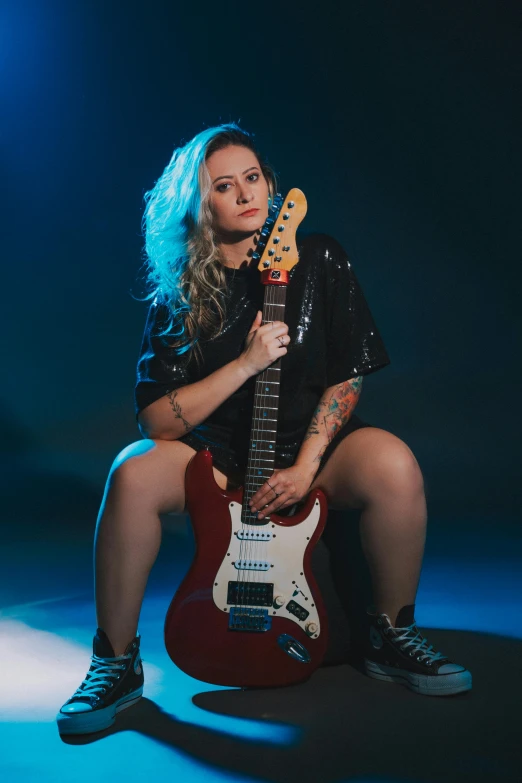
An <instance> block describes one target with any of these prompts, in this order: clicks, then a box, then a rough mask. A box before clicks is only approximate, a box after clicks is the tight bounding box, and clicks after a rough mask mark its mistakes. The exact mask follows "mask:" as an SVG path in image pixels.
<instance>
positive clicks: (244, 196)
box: [239, 190, 253, 203]
mask: <svg viewBox="0 0 522 783" xmlns="http://www.w3.org/2000/svg"><path fill="white" fill-rule="evenodd" d="M252 198H253V196H252V191H249V190H240V192H239V201H240V203H245V202H248V201H252Z"/></svg>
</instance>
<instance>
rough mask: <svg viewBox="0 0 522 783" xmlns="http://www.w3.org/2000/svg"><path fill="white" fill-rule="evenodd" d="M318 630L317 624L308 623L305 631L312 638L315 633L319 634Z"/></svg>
mask: <svg viewBox="0 0 522 783" xmlns="http://www.w3.org/2000/svg"><path fill="white" fill-rule="evenodd" d="M318 630H319V629H318V627H317V623H306V625H305V631H306V633H308V634H310V636H312V635H313V634H314V633H317V631H318Z"/></svg>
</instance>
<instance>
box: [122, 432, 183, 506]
mask: <svg viewBox="0 0 522 783" xmlns="http://www.w3.org/2000/svg"><path fill="white" fill-rule="evenodd" d="M190 451H192V450H190ZM189 458H190V453H189V454H187V453H186V447H185V444H183V443H178V442H177V441H156V440H152V439H151V438H144V439H143V440H139V441H135V442H134V443H131V444H129V445H128V446H126V447H125V448H124V449H122V451H120V452H119V454H117V456H116V457H115V459H114V461H113V463H112V466H111V469H110V472H109V477H108V479H107V486H108V489H109V490H110V491H112V493H113V494H114V495H116V496H124V497H125V498H126V499H129V498H131V499H132V498H136V499H138V498H139V501H140V503H146V504H148V505H152V507H154V509H155V510H156V511H158V512H159V513H166V512H168V511H178V512H182V511H183V510H184V507H185V488H184V478H185V471H186V464H187V461H188V459H189Z"/></svg>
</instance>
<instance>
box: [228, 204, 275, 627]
mask: <svg viewBox="0 0 522 783" xmlns="http://www.w3.org/2000/svg"><path fill="white" fill-rule="evenodd" d="M279 211H280V207H279V209H278V210H277V214H279ZM273 214H274V213H273ZM277 214H275V218H276V219H277ZM270 268H271V269H273V268H274V267H273V266H271V267H270ZM279 292H280V288H279V286H277V285H270V286H269V287H268V291H267V290H266V289H265V297H266V301H265V302H264V304H265V306H266V311H267V320H266V321H265V323H267V322H268V321H270V322H273V321H274V313H273V312H272V310H275V308H273V307H272V306H273V304H274V303H276V302H275V300H276V299H278V298H279ZM269 370H270V367H267V368H265V370H263V373H261V376H258V379H257V381H256V386H257V385H258V384H259V388H260V389H261V392H262V393H261V405H262V407H263V408H265V407H266V404H265V400H264V398H265V397H266V396H267V395H266V394H265V393H264V392H263V390H262V387H263V384H264V383H267V381H268V378H267V381H264V380H263V379H262V376H263V375H264V374H266V376H268V373H269ZM278 386H280V377H279V382H278ZM268 388H269V389H271V386H269V387H268ZM269 393H270V392H269ZM256 397H257V393H256ZM278 402H279V394H278ZM256 413H257V411H256V410H255V409H254V426H253V427H252V432H251V435H252V437H251V441H252V442H256V448H257V441H258V435H257V434H256V433H265V434H266V429H267V428H265V427H263V424H264V423H265V422H264V419H263V418H261V426H259V425H258V424H256V419H257V418H258V417H256V416H255V414H256ZM267 423H272V424H274V423H275V424H276V426H275V427H272V429H273V430H277V416H276V417H275V419H274V420H273V421H272V422H269V421H267ZM254 438H255V441H254ZM273 441H274V442H273V452H274V454H273V459H274V460H275V438H274V439H273ZM261 442H262V443H263V445H264V442H265V440H264V437H262V438H261ZM257 454H259V451H258V452H256V457H254V456H253V449H252V448H251V449H250V470H251V471H253V473H254V476H255V475H257V474H256V468H257V470H258V471H259V468H260V467H262V466H260V465H257V466H256V459H257V460H260V461H261V460H262V459H263V458H262V457H258V456H257ZM261 475H262V473H261ZM263 478H264V477H263ZM250 483H251V481H250V482H248V481H247V482H246V483H245V490H244V498H245V497H247V498H248V494H249V491H250V489H251V487H249V484H250ZM255 483H256V482H255V481H254V486H255ZM262 483H264V482H262ZM251 514H252V512H251V511H250V507H249V506H248V500H247V501H246V510H245V507H243V509H242V517H244V516H245V515H246V516H247V525H246V545H245V539H244V538H243V539H242V540H241V543H240V546H239V559H240V565H242V566H244V565H246V564H248V565H250V568H244V567H243V568H240V573H239V575H238V576H239V579H238V593H239V596H238V597H239V603H240V615H241V616H245V615H246V614H247V613H246V612H243V610H244V604H245V606H247V608H248V603H249V602H248V601H247V590H248V591H249V597H250V605H251V604H252V603H253V601H252V595H251V589H250V586H251V584H252V582H253V583H254V584H256V583H257V584H259V583H260V582H263V583H265V584H266V577H265V578H264V577H263V574H266V572H263V571H261V570H259V571H258V570H257V567H256V566H254V568H252V562H254V563H255V562H257V563H259V562H260V561H261V562H264V561H267V558H268V540H267V539H261V541H256V539H255V537H254V535H255V533H256V532H257V531H259V527H260V526H259V524H258V525H253V524H248V518H249V517H250V515H251ZM241 522H242V530H243V532H244V531H245V523H244V521H243V518H242V520H241ZM269 526H270V523H269V522H266V523H265V525H263V527H264V528H265V530H266V529H267V528H269ZM256 545H257V546H256ZM260 549H261V551H259V550H260ZM245 550H246V551H245ZM254 550H256V551H257V558H254V557H253V555H254ZM244 555H246V556H244ZM241 561H242V562H241ZM252 570H253V572H254V573H253V579H252V574H251V572H252ZM242 572H243V573H242ZM254 606H255V603H254Z"/></svg>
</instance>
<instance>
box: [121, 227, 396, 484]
mask: <svg viewBox="0 0 522 783" xmlns="http://www.w3.org/2000/svg"><path fill="white" fill-rule="evenodd" d="M296 239H297V247H298V252H299V263H298V264H296V265H295V266H294V267H293V269H292V270H291V272H290V282H289V285H288V288H287V295H286V310H285V318H284V320H285V323H287V324H288V327H289V335H290V338H291V342H290V344H289V346H288V353H287V354H285V356H283V357H282V359H281V385H280V393H279V413H278V431H277V440H276V456H275V467H276V468H287V467H290V466H291V465H292V464H293V463H294V461H295V459H296V457H297V454H298V451H299V448H300V445H301V443H302V440H303V438H304V435H305V433H306V431H307V429H308V426H309V424H310V421H311V418H312V416H313V414H314V411H315V409H316V407H317V404H318V402H319V400H320V398H321V396H322V394H323V391H324V390H325V389H326V388H327V387H328V386H333V385H334V384H337V383H341V382H342V381H346V380H348V379H350V378H355V377H356V376H359V375H368V374H369V373H371V372H374V371H375V370H378V369H380V368H381V367H385V366H386V365H387V364H389V363H390V359H389V357H388V354H387V352H386V348H385V347H384V344H383V341H382V339H381V336H380V334H379V332H378V330H377V327H376V325H375V322H374V320H373V317H372V314H371V312H370V309H369V307H368V304H367V302H366V300H365V298H364V294H363V292H362V289H361V287H360V285H359V283H358V281H357V278H356V276H355V273H354V271H353V269H352V266H351V263H350V261H349V259H348V256H347V254H346V252H345V251H344V249H343V248H342V246H341V245H340V244H339V242H337V241H336V240H335V239H334V238H333V237H331V236H329V235H327V234H322V233H313V234H308V235H304V234H299V233H298V234H297V237H296ZM224 270H225V274H226V278H227V283H228V290H227V292H226V294H225V302H226V308H227V319H226V324H225V328H224V331H223V332H222V334H221V335H220V336H219V337H218V338H216V339H214V340H210V341H207V342H202V343H201V348H202V352H203V359H204V361H203V363H200V367H199V368H198V366H197V364H196V361H195V359H194V358H192V359H191V360H190V361H188V362H187V360H186V358H185V357H186V354H184V355H182V356H177V355H176V353H175V351H174V349H172V348H169V347H167V346H166V345H165V340H166V339H167V338H159V337H158V336H157V334H155V333H156V332H157V331H160V330H161V326H162V324H163V321H164V318H165V313H166V310H165V306H164V305H158V304H156V303H155V302H153V303H152V304H151V306H150V309H149V313H148V316H147V321H146V325H145V332H144V335H143V342H142V346H141V352H140V357H139V360H138V367H137V382H136V387H135V402H136V416H138V414H139V413H140V411H142V410H143V409H144V408H145V407H146V406H147V405H150V404H151V403H152V402H154V401H155V400H157V399H159V398H160V397H162V396H164V395H165V394H168V393H169V392H170V391H172V390H173V389H176V388H179V387H180V386H184V385H186V384H189V383H195V382H196V381H198V380H200V379H201V378H203V377H206V376H207V375H209V374H210V373H212V372H214V371H215V370H217V369H219V368H220V367H222V366H223V365H225V364H228V362H231V361H232V360H233V359H236V358H237V357H238V356H239V355H240V354H241V353H242V351H243V348H244V343H245V338H246V336H247V334H248V332H249V330H250V328H251V326H252V323H253V321H254V318H255V316H256V312H257V311H258V310H262V309H263V298H264V286H263V285H262V284H261V282H260V275H259V271H258V269H257V266H250V267H248V268H245V269H232V268H229V267H224ZM167 342H168V339H167ZM254 389H255V376H254V377H252V378H250V379H249V380H248V381H247V382H246V383H244V384H243V386H241V387H240V388H239V389H238V390H237V391H236V392H234V394H232V395H231V396H230V397H229V398H228V399H227V400H225V402H224V403H223V404H222V405H220V406H219V407H218V408H216V410H215V411H214V412H213V413H212V414H211V415H210V416H209V417H208V418H207V419H206V420H205V421H204V422H202V423H201V424H199V425H198V426H197V427H195V428H194V429H192V430H191V431H190V432H188V433H187V434H186V435H184V436H182V437H181V438H179V440H181V441H183V442H184V443H187V444H188V445H189V446H192V448H194V449H196V450H199V449H202V448H203V447H204V446H208V447H209V449H210V451H211V452H212V456H213V463H214V465H215V466H216V467H217V468H218V469H219V470H221V471H222V472H224V473H226V474H227V475H238V474H239V475H240V474H241V473H242V472H244V471H245V469H246V463H247V457H248V446H249V441H250V425H251V420H252V408H253V400H254ZM354 418H357V417H355V414H352V417H351V419H350V422H351V426H350V429H349V430H348V429H347V428H346V427H343V428H341V429H340V430H339V431H338V432H337V433H336V435H335V436H334V439H332V442H331V443H330V444H329V448H328V451H329V453H331V447H333V446H335V445H336V444H337V442H338V441H339V440H342V438H343V437H345V435H346V434H348V431H351V430H352V429H353V420H354ZM334 441H335V443H334Z"/></svg>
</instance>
